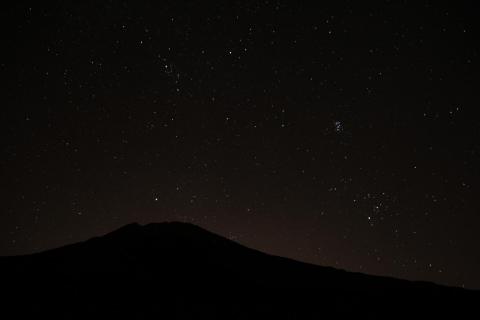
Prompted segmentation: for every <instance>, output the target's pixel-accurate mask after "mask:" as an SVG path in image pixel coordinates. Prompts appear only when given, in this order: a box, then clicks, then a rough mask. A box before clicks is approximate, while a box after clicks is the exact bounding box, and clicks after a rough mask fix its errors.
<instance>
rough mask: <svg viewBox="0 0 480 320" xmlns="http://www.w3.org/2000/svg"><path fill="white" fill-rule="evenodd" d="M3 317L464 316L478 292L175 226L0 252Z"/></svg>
mask: <svg viewBox="0 0 480 320" xmlns="http://www.w3.org/2000/svg"><path fill="white" fill-rule="evenodd" d="M0 271H1V273H0V277H1V278H0V280H1V283H0V290H1V293H2V297H3V298H2V300H0V306H1V311H0V312H2V313H3V315H4V316H1V314H2V313H0V317H1V318H3V319H14V318H17V319H24V318H26V317H35V318H40V317H41V318H44V317H46V318H47V319H52V318H55V319H59V318H61V319H96V318H99V319H100V318H103V319H105V318H106V319H115V318H128V319H147V318H148V319H155V318H158V319H197V318H209V319H329V318H333V317H334V318H339V317H340V318H353V317H355V318H368V319H371V318H382V319H391V318H414V319H416V318H425V317H427V318H429V319H431V318H433V317H444V316H448V317H454V318H457V319H458V318H467V317H469V318H470V317H472V316H473V317H474V318H476V317H477V316H478V314H477V313H478V312H477V310H476V309H475V305H476V304H479V303H480V299H479V294H478V292H474V291H468V290H463V289H459V288H451V287H444V286H439V285H435V284H432V283H426V282H410V281H406V280H398V279H393V278H385V277H377V276H369V275H364V274H358V273H349V272H345V271H342V270H337V269H333V268H328V267H320V266H315V265H310V264H306V263H301V262H297V261H294V260H290V259H286V258H281V257H276V256H271V255H268V254H265V253H261V252H259V251H256V250H252V249H249V248H246V247H243V246H241V245H239V244H237V243H235V242H232V241H230V240H228V239H225V238H222V237H220V236H217V235H215V234H212V233H210V232H208V231H206V230H203V229H201V228H199V227H196V226H194V225H190V224H184V223H176V222H173V223H160V224H149V225H146V226H140V225H138V224H131V225H128V226H125V227H123V228H121V229H119V230H117V231H114V232H112V233H110V234H107V235H105V236H103V237H99V238H94V239H91V240H89V241H86V242H83V243H78V244H73V245H69V246H66V247H62V248H58V249H54V250H50V251H46V252H42V253H38V254H33V255H28V256H17V257H1V258H0Z"/></svg>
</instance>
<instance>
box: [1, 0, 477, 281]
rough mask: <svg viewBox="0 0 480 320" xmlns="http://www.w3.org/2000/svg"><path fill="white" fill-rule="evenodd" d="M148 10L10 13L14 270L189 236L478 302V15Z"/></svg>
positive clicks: (7, 57)
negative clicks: (114, 235) (149, 229)
mask: <svg viewBox="0 0 480 320" xmlns="http://www.w3.org/2000/svg"><path fill="white" fill-rule="evenodd" d="M140 2H141V1H131V2H129V1H103V2H100V1H75V2H70V1H48V2H47V3H45V2H43V1H35V2H32V3H31V4H27V3H25V2H23V3H22V2H14V3H13V4H10V5H6V7H5V8H4V9H3V10H2V13H1V20H2V22H1V30H2V31H1V33H2V36H3V39H2V55H3V56H4V57H3V58H2V59H1V61H0V70H1V74H2V78H3V79H4V80H3V81H2V82H3V85H2V100H3V101H2V102H1V108H0V115H1V116H0V125H1V138H0V139H1V141H2V144H1V146H2V148H1V157H0V170H1V171H0V172H1V181H2V183H1V184H0V185H1V190H0V191H1V203H2V209H1V211H0V212H1V214H0V255H14V254H25V253H32V252H38V251H41V250H45V249H49V248H53V247H56V246H60V245H65V244H68V243H73V242H78V241H83V240H86V239H88V238H91V237H93V236H98V235H102V234H105V233H107V232H110V231H113V230H114V229H116V228H118V227H120V226H122V225H124V224H127V223H131V222H139V223H150V222H162V221H171V220H179V221H187V222H192V223H195V224H198V225H200V226H202V227H204V228H207V229H208V230H211V231H213V232H216V233H219V234H221V235H223V236H226V237H228V238H230V239H233V240H236V241H239V242H240V243H242V244H245V245H247V246H249V247H253V248H256V249H259V250H262V251H265V252H269V253H272V254H277V255H282V256H287V257H290V258H294V259H298V260H301V261H307V262H312V263H315V264H320V265H326V266H333V267H336V268H341V269H346V270H350V271H355V272H364V273H369V274H381V275H389V276H394V277H401V278H406V279H416V280H428V281H435V282H438V283H442V284H449V285H456V286H465V287H468V288H480V274H479V273H478V270H480V250H479V244H480V232H479V229H480V205H479V199H478V196H479V195H480V184H479V182H480V169H479V164H480V123H479V117H478V115H479V113H480V112H479V111H477V109H478V108H479V107H480V103H479V100H480V99H479V81H478V61H479V59H480V57H479V53H480V51H479V49H480V48H479V47H480V42H479V41H478V39H480V35H479V32H478V31H479V29H478V22H477V21H478V14H477V11H475V10H474V9H475V8H473V4H474V1H455V2H454V1H451V2H446V1H433V0H432V1H420V0H411V1H393V0H392V1H386V0H385V1H375V2H374V1H371V2H368V5H366V4H365V3H364V2H362V1H354V0H352V1H331V2H330V3H329V4H326V3H325V2H324V1H316V2H312V3H316V4H312V3H310V4H306V3H304V2H303V1H298V2H297V1H245V0H242V1H218V2H213V1H152V2H141V3H140ZM319 3H321V4H319Z"/></svg>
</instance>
